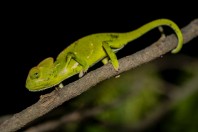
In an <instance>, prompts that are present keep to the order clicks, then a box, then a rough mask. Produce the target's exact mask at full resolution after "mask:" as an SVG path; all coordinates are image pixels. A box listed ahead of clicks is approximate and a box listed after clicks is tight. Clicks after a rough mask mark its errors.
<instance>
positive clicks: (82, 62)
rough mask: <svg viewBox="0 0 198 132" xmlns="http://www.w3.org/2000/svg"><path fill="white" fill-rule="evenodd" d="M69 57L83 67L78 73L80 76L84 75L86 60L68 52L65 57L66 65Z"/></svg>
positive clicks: (86, 68) (86, 66)
mask: <svg viewBox="0 0 198 132" xmlns="http://www.w3.org/2000/svg"><path fill="white" fill-rule="evenodd" d="M71 59H74V60H75V61H76V62H77V63H79V64H80V65H81V66H82V67H83V70H82V71H80V73H79V77H82V76H83V75H84V73H86V72H87V70H88V68H89V65H88V64H87V62H86V61H85V60H83V59H81V58H80V57H78V56H77V55H76V54H74V53H73V52H69V53H68V54H67V57H66V67H67V66H68V64H69V62H70V61H71Z"/></svg>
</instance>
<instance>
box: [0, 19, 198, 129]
mask: <svg viewBox="0 0 198 132" xmlns="http://www.w3.org/2000/svg"><path fill="white" fill-rule="evenodd" d="M182 32H183V36H184V43H187V42H189V41H190V40H192V39H193V38H195V37H197V36H198V19H195V20H194V21H192V22H191V23H190V24H189V25H187V26H186V27H185V28H183V29H182ZM176 45H177V38H176V36H175V35H170V36H168V37H166V38H165V39H164V40H163V41H162V40H161V41H158V42H156V43H154V44H153V45H151V46H149V47H148V48H145V49H144V50H141V51H139V52H137V53H135V54H133V55H130V56H127V57H124V58H122V59H120V60H119V64H120V69H119V71H118V72H116V71H115V70H114V68H113V67H112V65H111V64H107V65H104V66H102V67H101V68H98V69H96V70H94V71H92V72H89V73H88V74H86V75H85V76H84V77H82V78H81V79H79V80H77V81H75V82H72V83H70V84H68V85H66V86H65V87H64V88H62V89H59V90H54V91H52V92H51V93H50V94H48V95H47V96H43V97H42V98H40V100H39V101H38V102H37V103H35V104H33V105H32V106H30V107H28V108H26V109H25V110H23V111H21V112H19V113H16V114H14V115H13V116H12V117H11V118H9V119H8V120H6V121H5V122H3V123H2V124H1V125H0V130H1V131H2V132H8V131H16V130H19V129H20V128H22V127H23V126H25V125H26V124H27V123H29V122H31V121H33V120H35V119H37V118H38V117H40V116H42V115H44V114H46V113H48V112H49V111H51V110H52V109H54V108H56V107H57V106H59V105H61V104H62V103H63V102H65V101H68V100H69V99H71V98H74V97H76V96H78V95H80V94H82V93H83V92H85V91H87V90H88V89H90V88H91V87H93V86H94V85H96V84H97V83H99V82H101V81H103V80H106V79H108V78H110V77H113V76H115V75H118V74H120V73H122V72H124V71H127V70H129V69H132V68H135V67H137V66H139V65H141V64H143V63H146V62H149V61H151V60H154V59H155V58H157V57H160V56H161V55H163V54H165V53H167V52H169V51H170V50H172V49H173V48H175V47H176Z"/></svg>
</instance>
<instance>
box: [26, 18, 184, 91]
mask: <svg viewBox="0 0 198 132" xmlns="http://www.w3.org/2000/svg"><path fill="white" fill-rule="evenodd" d="M159 26H169V27H170V28H172V29H173V30H174V31H175V34H176V35H177V38H178V45H177V47H176V48H175V49H173V50H172V53H177V52H179V51H180V50H181V48H182V45H183V36H182V33H181V30H180V29H179V27H178V26H177V25H176V24H175V23H174V22H173V21H171V20H169V19H157V20H154V21H151V22H149V23H147V24H145V25H143V26H141V27H140V28H138V29H136V30H133V31H130V32H126V33H97V34H91V35H88V36H85V37H83V38H81V39H79V40H77V41H75V42H74V43H72V44H71V45H69V46H68V47H67V48H65V49H64V50H63V51H62V52H61V53H60V54H59V55H58V57H57V58H56V60H55V61H54V60H53V58H52V57H49V58H46V59H44V60H43V61H41V62H40V63H39V64H38V65H37V66H35V67H33V68H32V69H31V70H30V71H29V74H28V76H27V80H26V88H27V89H28V90H29V91H41V90H44V89H47V88H51V87H53V86H55V85H58V84H61V82H62V81H63V80H65V79H67V78H69V77H71V76H73V75H75V74H79V77H81V76H83V74H84V73H85V72H86V71H87V70H88V68H89V67H91V66H93V65H94V64H96V63H97V62H99V61H102V62H103V63H104V64H106V63H108V62H109V61H108V60H110V61H111V63H112V65H113V67H114V68H115V70H118V69H119V63H118V59H117V57H116V55H115V53H116V52H117V51H118V50H120V49H122V48H123V47H124V46H125V45H126V44H127V43H128V42H130V41H133V40H135V39H137V38H139V37H141V36H142V35H144V34H145V33H147V32H148V31H150V30H152V29H153V28H156V27H159Z"/></svg>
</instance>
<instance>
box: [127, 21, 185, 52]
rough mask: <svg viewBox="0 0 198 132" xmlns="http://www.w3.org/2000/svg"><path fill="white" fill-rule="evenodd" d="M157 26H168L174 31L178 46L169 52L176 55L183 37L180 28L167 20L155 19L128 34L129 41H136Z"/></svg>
mask: <svg viewBox="0 0 198 132" xmlns="http://www.w3.org/2000/svg"><path fill="white" fill-rule="evenodd" d="M159 26H169V27H170V28H172V29H173V30H174V31H175V33H176V35H177V38H178V45H177V47H176V48H175V49H173V50H172V51H171V52H172V53H178V52H179V51H180V50H181V48H182V45H183V35H182V32H181V30H180V28H179V27H178V26H177V24H175V23H174V22H173V21H171V20H169V19H157V20H154V21H151V22H149V23H147V24H145V25H143V26H141V27H140V28H138V29H136V30H133V31H131V32H129V36H130V40H134V39H137V38H139V37H140V36H142V35H143V34H145V33H147V32H148V31H150V30H152V29H154V28H156V27H159Z"/></svg>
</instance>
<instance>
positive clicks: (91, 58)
mask: <svg viewBox="0 0 198 132" xmlns="http://www.w3.org/2000/svg"><path fill="white" fill-rule="evenodd" d="M86 42H87V43H84V44H83V46H82V43H83V41H81V43H77V44H76V46H75V48H74V54H75V55H76V56H78V57H79V59H82V60H83V61H85V62H86V63H87V64H88V65H89V66H92V65H94V64H95V63H97V62H98V61H100V60H102V59H103V58H104V57H105V56H106V52H105V50H104V49H103V46H102V42H101V41H99V40H92V41H86ZM78 44H79V45H81V46H78Z"/></svg>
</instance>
